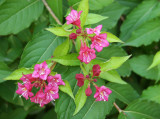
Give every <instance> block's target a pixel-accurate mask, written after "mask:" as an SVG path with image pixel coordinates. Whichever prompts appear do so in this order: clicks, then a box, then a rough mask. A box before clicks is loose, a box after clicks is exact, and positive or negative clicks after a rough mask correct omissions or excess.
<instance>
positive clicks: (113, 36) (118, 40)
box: [105, 32, 124, 43]
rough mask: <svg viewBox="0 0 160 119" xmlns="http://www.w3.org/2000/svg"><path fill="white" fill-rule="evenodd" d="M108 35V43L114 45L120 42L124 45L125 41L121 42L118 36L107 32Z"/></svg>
mask: <svg viewBox="0 0 160 119" xmlns="http://www.w3.org/2000/svg"><path fill="white" fill-rule="evenodd" d="M105 33H107V41H108V42H110V43H114V42H119V43H124V42H123V41H121V40H120V39H119V38H118V37H117V36H115V35H113V34H112V33H110V32H105Z"/></svg>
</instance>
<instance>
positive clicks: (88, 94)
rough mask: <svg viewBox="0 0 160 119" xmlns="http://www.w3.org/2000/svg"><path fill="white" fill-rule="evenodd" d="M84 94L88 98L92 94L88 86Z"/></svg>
mask: <svg viewBox="0 0 160 119" xmlns="http://www.w3.org/2000/svg"><path fill="white" fill-rule="evenodd" d="M85 93H86V96H90V95H91V94H92V90H91V88H90V86H88V88H87V89H86V91H85Z"/></svg>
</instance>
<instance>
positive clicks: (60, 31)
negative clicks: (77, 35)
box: [47, 27, 71, 36]
mask: <svg viewBox="0 0 160 119" xmlns="http://www.w3.org/2000/svg"><path fill="white" fill-rule="evenodd" d="M47 30H48V31H50V32H52V33H53V34H55V35H57V36H69V35H70V34H71V31H67V30H65V29H63V28H62V27H53V28H47Z"/></svg>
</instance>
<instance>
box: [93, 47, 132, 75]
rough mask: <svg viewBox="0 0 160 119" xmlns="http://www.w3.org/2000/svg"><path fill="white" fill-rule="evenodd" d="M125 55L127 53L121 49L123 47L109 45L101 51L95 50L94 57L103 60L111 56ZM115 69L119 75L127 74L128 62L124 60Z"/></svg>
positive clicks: (129, 69)
mask: <svg viewBox="0 0 160 119" xmlns="http://www.w3.org/2000/svg"><path fill="white" fill-rule="evenodd" d="M104 54H105V55H104ZM126 55H128V54H127V53H126V52H125V50H123V48H121V47H119V46H109V47H106V48H103V50H102V51H101V52H97V53H96V59H97V60H101V61H103V62H105V61H107V60H109V59H110V58H111V57H123V56H126ZM117 71H118V73H119V74H120V75H121V76H129V75H130V73H131V68H130V65H129V62H128V61H126V62H125V63H124V64H123V65H122V66H121V67H120V68H118V69H117Z"/></svg>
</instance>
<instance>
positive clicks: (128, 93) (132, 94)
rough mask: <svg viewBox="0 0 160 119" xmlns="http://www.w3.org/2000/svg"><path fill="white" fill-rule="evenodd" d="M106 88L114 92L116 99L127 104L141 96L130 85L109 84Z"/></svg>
mask: <svg viewBox="0 0 160 119" xmlns="http://www.w3.org/2000/svg"><path fill="white" fill-rule="evenodd" d="M106 86H107V87H108V88H109V89H111V90H112V93H113V95H114V97H115V98H117V99H119V100H121V101H122V102H124V103H126V104H129V103H131V102H132V101H133V100H135V99H137V98H138V97H139V94H138V93H137V92H136V91H135V90H134V89H133V88H132V87H131V86H130V85H129V84H118V83H108V84H107V85H106Z"/></svg>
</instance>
